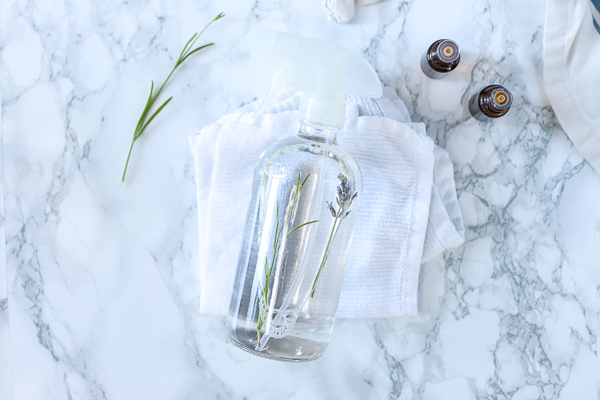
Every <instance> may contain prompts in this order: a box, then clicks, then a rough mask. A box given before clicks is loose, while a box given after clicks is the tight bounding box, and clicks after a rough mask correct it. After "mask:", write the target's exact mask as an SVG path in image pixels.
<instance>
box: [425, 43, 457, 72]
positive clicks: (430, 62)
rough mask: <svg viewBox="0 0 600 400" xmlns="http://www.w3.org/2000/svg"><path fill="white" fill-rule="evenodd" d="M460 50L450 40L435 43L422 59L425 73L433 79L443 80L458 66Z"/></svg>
mask: <svg viewBox="0 0 600 400" xmlns="http://www.w3.org/2000/svg"><path fill="white" fill-rule="evenodd" d="M459 62H460V49H459V48H458V45H457V44H456V42H454V41H452V40H450V39H440V40H436V41H435V42H433V44H432V45H431V46H429V49H427V51H426V52H425V54H423V57H422V58H421V69H422V70H423V73H424V74H425V75H427V76H428V77H430V78H432V79H441V78H443V77H445V76H446V75H447V74H448V72H450V71H452V70H453V69H454V68H456V67H457V66H458V63H459Z"/></svg>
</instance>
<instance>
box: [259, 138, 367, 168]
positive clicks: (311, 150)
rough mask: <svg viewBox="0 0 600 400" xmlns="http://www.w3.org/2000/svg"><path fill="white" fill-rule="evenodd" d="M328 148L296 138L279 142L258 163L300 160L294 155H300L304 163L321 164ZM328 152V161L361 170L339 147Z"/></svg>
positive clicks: (264, 153)
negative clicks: (342, 163)
mask: <svg viewBox="0 0 600 400" xmlns="http://www.w3.org/2000/svg"><path fill="white" fill-rule="evenodd" d="M326 147H327V146H326V144H325V143H321V142H317V141H314V140H307V139H304V138H301V137H298V136H294V137H291V138H288V139H284V140H281V141H278V142H276V143H274V144H272V145H271V146H269V147H268V148H267V149H265V151H263V153H262V154H261V155H260V157H259V161H258V163H259V164H260V165H264V164H271V163H273V162H276V161H278V160H281V159H286V160H287V159H290V158H298V154H294V153H299V154H301V155H303V156H305V157H300V158H302V160H303V161H307V160H312V161H314V162H319V159H320V157H322V155H323V151H324V149H325V148H326ZM326 151H327V154H328V159H330V160H331V161H334V162H344V163H347V164H349V165H350V166H352V169H359V168H358V164H357V163H356V160H355V159H354V157H353V156H352V155H351V154H350V153H349V152H348V151H346V150H345V149H344V148H342V147H340V146H339V145H337V144H334V145H330V146H328V147H327V149H326Z"/></svg>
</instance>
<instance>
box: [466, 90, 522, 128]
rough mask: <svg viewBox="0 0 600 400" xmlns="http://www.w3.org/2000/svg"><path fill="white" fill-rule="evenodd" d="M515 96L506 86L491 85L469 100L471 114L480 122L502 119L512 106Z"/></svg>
mask: <svg viewBox="0 0 600 400" xmlns="http://www.w3.org/2000/svg"><path fill="white" fill-rule="evenodd" d="M512 101H513V96H512V94H511V93H510V92H509V91H508V90H506V88H505V87H504V86H500V85H489V86H486V87H484V88H483V89H482V90H481V91H480V92H479V93H476V94H474V95H473V96H472V97H471V98H470V99H469V112H470V113H471V115H472V116H473V118H475V119H478V120H479V121H487V120H488V118H500V117H502V116H503V115H505V114H506V113H507V112H508V110H510V106H511V105H512Z"/></svg>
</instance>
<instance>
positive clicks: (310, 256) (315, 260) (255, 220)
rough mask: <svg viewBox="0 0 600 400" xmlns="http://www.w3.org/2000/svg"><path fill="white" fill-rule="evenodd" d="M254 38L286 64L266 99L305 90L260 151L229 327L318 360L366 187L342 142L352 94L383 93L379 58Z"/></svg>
mask: <svg viewBox="0 0 600 400" xmlns="http://www.w3.org/2000/svg"><path fill="white" fill-rule="evenodd" d="M255 45H256V46H257V47H259V48H261V49H264V50H266V51H268V52H269V53H271V54H273V55H274V56H275V57H276V58H277V59H278V60H279V65H278V67H277V68H276V69H275V71H274V73H273V80H272V86H271V90H270V92H269V94H268V95H267V96H266V97H265V99H264V101H263V103H262V105H261V107H259V110H257V113H260V112H261V110H262V109H264V107H265V106H266V105H267V104H268V103H269V102H270V101H271V99H272V98H273V97H274V96H275V95H276V94H277V92H278V91H279V88H281V87H283V86H292V87H295V88H297V89H300V90H302V91H303V92H304V96H303V98H302V100H301V104H300V109H299V111H298V120H299V122H300V126H299V129H298V133H297V135H296V136H295V137H293V138H290V139H287V140H283V141H281V142H278V143H275V144H273V145H272V146H271V147H269V148H268V149H267V150H265V152H264V153H263V154H262V155H261V156H260V158H259V161H258V164H257V167H256V170H255V175H254V181H253V186H252V199H251V202H250V207H249V209H248V214H247V220H246V227H245V231H244V242H243V244H242V249H241V251H240V255H239V260H238V267H237V273H236V279H235V283H234V288H233V295H232V298H231V303H230V308H229V316H228V322H227V332H228V336H229V338H230V339H231V340H232V341H233V343H235V344H236V345H237V346H239V347H241V348H242V349H244V350H246V351H249V352H251V353H254V354H257V355H260V356H263V357H267V358H273V359H279V360H284V361H309V360H313V359H315V358H317V357H319V356H320V355H322V354H323V352H324V351H325V349H326V347H327V344H328V342H329V338H330V336H331V333H332V331H333V324H334V321H335V313H336V309H337V305H338V300H339V294H340V291H341V288H342V283H343V278H344V272H345V269H346V261H347V257H348V250H349V248H350V242H351V238H352V231H353V228H354V223H355V221H356V217H357V210H358V206H359V202H360V199H361V195H362V176H361V173H360V169H359V167H358V165H357V163H356V161H354V159H353V158H352V156H351V155H350V154H348V153H347V152H346V151H345V150H343V149H342V148H340V147H339V145H338V144H337V137H336V136H337V132H338V130H339V129H341V128H342V127H343V125H344V116H345V110H346V103H345V100H346V97H347V95H348V94H354V95H359V96H366V97H374V98H376V97H380V96H381V94H382V89H381V83H380V81H379V78H378V77H377V74H376V73H375V71H374V70H373V68H372V67H371V66H370V65H369V64H368V63H367V62H366V61H365V60H364V59H363V58H362V57H360V56H359V55H356V54H354V53H352V52H350V51H349V50H347V49H345V48H343V47H340V46H336V45H332V44H329V43H325V42H321V41H318V40H315V39H309V38H305V37H300V36H294V35H288V34H284V33H282V32H275V31H264V30H258V31H257V34H256V37H255Z"/></svg>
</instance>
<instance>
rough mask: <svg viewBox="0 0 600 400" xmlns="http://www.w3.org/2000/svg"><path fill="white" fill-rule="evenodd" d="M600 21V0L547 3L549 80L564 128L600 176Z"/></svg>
mask: <svg viewBox="0 0 600 400" xmlns="http://www.w3.org/2000/svg"><path fill="white" fill-rule="evenodd" d="M594 16H595V18H596V19H594ZM598 22H600V0H592V1H591V2H590V1H588V0H549V1H548V7H547V9H546V23H545V27H544V81H545V84H546V92H547V93H548V98H549V99H550V104H551V105H552V108H553V109H554V112H555V114H556V117H557V118H558V121H559V122H560V125H561V126H562V128H563V129H564V130H565V132H566V134H567V135H568V136H569V138H570V139H571V140H572V141H573V143H574V144H575V147H577V149H578V150H579V151H580V152H581V154H582V155H583V156H584V157H585V158H586V160H587V161H589V163H590V164H591V165H592V167H593V168H594V169H595V170H596V171H598V172H600V94H599V90H600V67H599V66H600V26H599V25H598Z"/></svg>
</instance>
